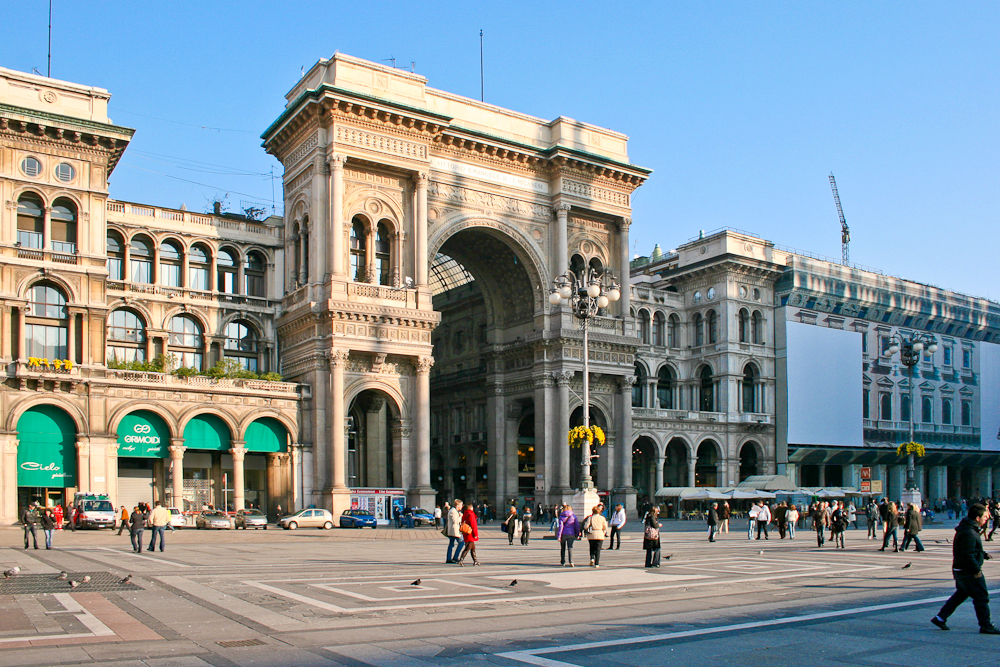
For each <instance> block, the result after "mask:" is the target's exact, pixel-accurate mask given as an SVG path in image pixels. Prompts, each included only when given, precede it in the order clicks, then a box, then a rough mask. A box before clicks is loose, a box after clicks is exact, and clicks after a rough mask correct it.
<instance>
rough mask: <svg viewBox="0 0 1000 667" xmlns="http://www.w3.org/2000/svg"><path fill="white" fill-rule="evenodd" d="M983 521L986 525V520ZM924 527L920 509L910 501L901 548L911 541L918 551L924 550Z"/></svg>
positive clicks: (904, 521)
mask: <svg viewBox="0 0 1000 667" xmlns="http://www.w3.org/2000/svg"><path fill="white" fill-rule="evenodd" d="M986 516H989V512H987V513H986ZM983 523H984V525H985V522H983ZM923 527H924V519H923V517H922V516H920V510H918V509H917V506H916V505H915V504H913V503H910V504H909V505H907V506H906V515H905V517H904V519H903V548H902V549H900V550H901V551H906V549H907V547H909V546H910V542H911V541H912V542H913V548H914V549H916V551H917V553H920V552H921V551H923V550H924V545H923V543H921V541H920V531H921V529H923Z"/></svg>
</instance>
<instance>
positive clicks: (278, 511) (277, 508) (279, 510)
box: [274, 503, 284, 519]
mask: <svg viewBox="0 0 1000 667" xmlns="http://www.w3.org/2000/svg"><path fill="white" fill-rule="evenodd" d="M274 511H275V513H276V514H277V515H278V518H279V519H280V518H281V517H282V516H284V513H283V512H282V511H281V504H280V503H279V504H278V506H277V507H276V508H274Z"/></svg>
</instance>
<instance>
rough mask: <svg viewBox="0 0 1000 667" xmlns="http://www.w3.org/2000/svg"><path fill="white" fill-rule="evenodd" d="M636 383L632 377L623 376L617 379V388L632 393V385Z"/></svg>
mask: <svg viewBox="0 0 1000 667" xmlns="http://www.w3.org/2000/svg"><path fill="white" fill-rule="evenodd" d="M635 382H636V377H635V376H634V375H623V376H622V377H620V378H618V388H619V389H621V390H622V391H623V392H624V391H632V385H634V384H635Z"/></svg>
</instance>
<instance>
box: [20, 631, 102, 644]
mask: <svg viewBox="0 0 1000 667" xmlns="http://www.w3.org/2000/svg"><path fill="white" fill-rule="evenodd" d="M93 636H94V635H93V634H92V633H90V632H85V633H83V634H79V635H28V636H26V637H4V638H3V639H0V644H11V643H13V642H37V641H40V640H42V639H80V638H82V637H93Z"/></svg>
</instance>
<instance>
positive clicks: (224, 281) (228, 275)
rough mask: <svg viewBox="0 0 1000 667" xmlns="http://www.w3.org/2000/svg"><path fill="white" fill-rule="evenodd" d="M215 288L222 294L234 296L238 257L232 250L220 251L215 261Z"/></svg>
mask: <svg viewBox="0 0 1000 667" xmlns="http://www.w3.org/2000/svg"><path fill="white" fill-rule="evenodd" d="M215 267H216V273H217V274H218V275H217V278H216V280H217V288H218V291H220V292H222V293H223V294H236V292H237V281H236V278H237V273H238V267H239V258H238V255H237V254H236V253H235V252H233V251H232V250H220V251H219V255H218V257H216V259H215Z"/></svg>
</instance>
